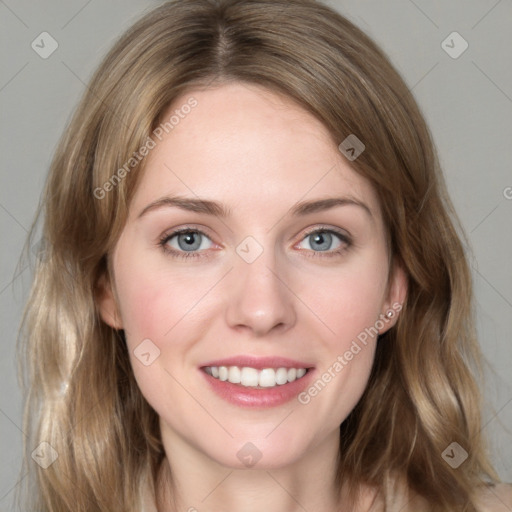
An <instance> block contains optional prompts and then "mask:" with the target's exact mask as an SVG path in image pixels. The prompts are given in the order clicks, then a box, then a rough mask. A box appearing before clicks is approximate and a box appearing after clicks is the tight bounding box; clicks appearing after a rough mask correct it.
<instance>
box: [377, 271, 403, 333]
mask: <svg viewBox="0 0 512 512" xmlns="http://www.w3.org/2000/svg"><path fill="white" fill-rule="evenodd" d="M406 297H407V275H406V273H405V271H404V269H403V267H402V266H401V265H400V264H398V263H397V264H395V267H394V269H393V273H392V275H391V280H390V283H389V287H388V296H387V300H386V302H385V303H384V307H385V310H384V311H383V313H382V315H383V316H384V317H385V322H384V323H385V326H384V327H383V329H379V334H384V333H385V332H386V331H387V330H389V329H390V328H391V327H393V326H394V325H395V324H396V322H397V320H398V316H399V314H400V311H401V310H402V309H403V303H404V301H405V299H406Z"/></svg>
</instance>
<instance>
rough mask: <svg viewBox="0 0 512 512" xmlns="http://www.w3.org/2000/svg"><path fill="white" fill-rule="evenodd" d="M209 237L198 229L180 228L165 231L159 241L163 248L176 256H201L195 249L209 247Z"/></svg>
mask: <svg viewBox="0 0 512 512" xmlns="http://www.w3.org/2000/svg"><path fill="white" fill-rule="evenodd" d="M208 241H209V242H210V243H211V240H210V238H209V237H208V236H207V235H206V234H205V233H203V232H202V231H201V230H199V229H193V228H182V229H177V230H175V231H173V232H171V233H166V234H165V235H164V236H163V237H162V238H161V239H160V241H159V245H161V247H162V248H163V250H164V251H165V252H166V253H168V254H171V255H172V256H176V257H178V258H191V257H198V256H201V254H199V253H198V252H197V251H199V250H204V249H209V248H210V247H209V246H208Z"/></svg>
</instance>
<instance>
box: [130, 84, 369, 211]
mask: <svg viewBox="0 0 512 512" xmlns="http://www.w3.org/2000/svg"><path fill="white" fill-rule="evenodd" d="M191 99H192V100H193V101H192V100H191ZM190 104H195V106H194V107H193V108H184V106H185V105H190ZM171 117H172V118H173V119H172V123H171V122H170V120H171ZM166 122H167V123H168V124H167V126H166V125H164V124H163V123H166ZM161 127H162V130H161V132H162V135H161V140H158V139H155V140H156V145H155V147H154V148H153V149H152V150H151V152H150V153H149V155H148V156H147V157H146V162H145V169H144V174H143V176H142V177H141V180H140V183H139V186H138V189H137V191H136V193H135V196H134V198H133V202H132V207H131V213H130V215H131V216H134V215H136V214H137V213H138V212H140V210H141V209H142V208H144V206H145V205H146V204H147V203H149V202H151V201H154V200H155V199H157V198H158V197H161V196H164V195H165V194H170V195H177V194H178V195H186V196H189V197H193V196H200V197H205V198H211V199H215V200H220V201H222V202H224V203H226V204H227V205H228V206H230V207H232V208H235V209H236V210H237V211H240V210H243V209H247V210H249V211H252V212H254V209H255V208H256V209H257V210H258V211H260V212H261V213H262V214H263V212H265V211H266V210H269V209H272V208H277V207H280V208H283V207H285V206H286V207H290V206H291V205H292V204H294V203H296V202H299V201H301V200H307V199H310V198H313V197H324V196H333V195H340V194H343V195H350V196H352V197H355V198H358V199H361V200H363V199H364V201H365V202H366V203H367V204H368V205H369V206H370V207H371V208H372V210H374V211H375V212H376V213H377V210H378V206H377V203H378V200H377V196H376V194H375V191H374V190H373V187H372V186H371V185H370V183H369V182H368V181H367V180H366V179H365V178H363V177H362V176H360V175H358V174H357V173H356V172H355V171H354V170H353V169H352V168H351V167H350V165H349V163H348V161H347V160H346V159H345V158H344V157H343V156H342V155H341V153H340V152H339V150H338V148H337V145H336V144H335V143H334V141H333V140H332V138H331V136H330V134H329V132H328V130H327V129H326V127H325V126H324V125H323V124H322V123H321V122H320V121H319V120H318V119H316V118H315V117H314V116H312V115H311V114H309V113H308V112H307V111H305V110H304V109H303V108H301V107H300V106H298V105H297V104H296V103H294V102H293V101H292V100H290V99H288V98H286V97H284V96H282V95H277V94H276V93H274V92H272V91H269V90H268V89H265V88H263V87H260V86H256V85H252V84H250V85H249V84H241V83H232V84H226V85H222V86H220V87H216V88H213V89H206V90H192V91H190V92H188V93H185V94H183V95H182V96H180V97H179V98H177V99H176V100H175V101H174V102H173V104H172V105H171V106H170V107H169V108H168V109H167V111H166V112H165V113H164V115H163V116H162V125H161ZM165 128H166V129H165ZM166 131H167V133H166Z"/></svg>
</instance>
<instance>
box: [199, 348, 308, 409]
mask: <svg viewBox="0 0 512 512" xmlns="http://www.w3.org/2000/svg"><path fill="white" fill-rule="evenodd" d="M314 369H315V368H314V366H313V365H312V364H310V363H307V362H304V361H296V360H292V359H287V358H282V357H253V356H235V357H232V358H229V359H222V360H216V361H209V362H207V363H206V364H204V365H202V366H200V367H199V370H200V373H202V374H203V375H204V378H205V379H206V383H207V384H208V385H209V387H210V389H211V390H212V391H213V392H214V393H215V394H216V395H217V396H219V397H220V398H222V399H223V400H225V401H227V402H229V403H231V404H233V405H236V406H239V407H252V408H260V409H262V408H268V407H276V406H279V405H283V404H285V403H287V402H289V401H291V400H293V399H294V398H296V397H297V396H298V394H299V393H301V392H302V391H303V390H304V389H305V388H306V387H307V386H308V384H309V383H310V382H311V380H312V378H313V377H314V373H315V372H314Z"/></svg>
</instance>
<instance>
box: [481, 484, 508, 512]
mask: <svg viewBox="0 0 512 512" xmlns="http://www.w3.org/2000/svg"><path fill="white" fill-rule="evenodd" d="M475 501H476V503H477V506H478V511H479V512H510V511H511V510H512V484H496V485H486V486H484V487H483V488H482V489H480V490H479V491H478V492H477V493H476V495H475Z"/></svg>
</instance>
